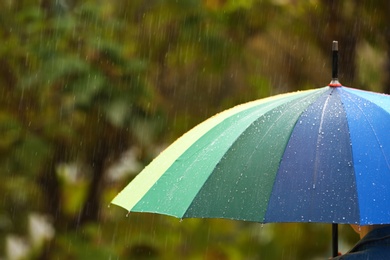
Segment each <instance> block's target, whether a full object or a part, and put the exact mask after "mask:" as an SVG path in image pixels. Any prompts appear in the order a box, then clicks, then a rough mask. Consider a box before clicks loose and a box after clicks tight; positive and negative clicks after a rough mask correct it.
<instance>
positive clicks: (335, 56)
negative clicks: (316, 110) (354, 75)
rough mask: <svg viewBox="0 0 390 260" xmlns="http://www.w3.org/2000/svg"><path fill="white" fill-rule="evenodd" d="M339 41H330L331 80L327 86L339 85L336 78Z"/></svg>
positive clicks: (337, 75)
mask: <svg viewBox="0 0 390 260" xmlns="http://www.w3.org/2000/svg"><path fill="white" fill-rule="evenodd" d="M338 63H339V43H338V42H337V41H333V43H332V81H331V82H330V83H329V85H328V86H329V87H341V84H340V82H339V80H338V77H339V64H338Z"/></svg>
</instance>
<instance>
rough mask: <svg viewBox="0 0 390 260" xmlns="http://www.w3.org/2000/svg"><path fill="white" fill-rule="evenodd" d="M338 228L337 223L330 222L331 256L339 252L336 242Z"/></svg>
mask: <svg viewBox="0 0 390 260" xmlns="http://www.w3.org/2000/svg"><path fill="white" fill-rule="evenodd" d="M338 236H339V229H338V224H335V223H333V224H332V256H333V257H336V256H337V255H338V254H339V245H338V244H339V243H338Z"/></svg>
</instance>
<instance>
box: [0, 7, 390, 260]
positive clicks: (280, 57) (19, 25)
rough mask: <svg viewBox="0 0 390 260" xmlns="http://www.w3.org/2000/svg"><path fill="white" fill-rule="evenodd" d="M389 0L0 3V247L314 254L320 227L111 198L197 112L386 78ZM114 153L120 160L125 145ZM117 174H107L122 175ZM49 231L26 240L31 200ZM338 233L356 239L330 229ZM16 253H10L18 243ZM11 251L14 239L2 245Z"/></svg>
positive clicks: (141, 253) (320, 249) (55, 253)
mask: <svg viewBox="0 0 390 260" xmlns="http://www.w3.org/2000/svg"><path fill="white" fill-rule="evenodd" d="M389 11H390V7H389V4H388V2H387V1H376V2H375V3H374V2H371V1H368V2H365V1H358V0H355V1H353V0H348V1H326V0H312V1H289V0H262V1H257V0H251V1H249V0H248V1H243V0H241V1H237V0H181V1H174V0H150V1H141V0H132V1H99V0H86V1H81V0H61V1H54V0H41V1H32V0H23V1H13V0H7V1H2V2H1V3H0V37H1V44H0V94H1V95H0V133H1V139H0V198H1V201H2V203H1V204H0V208H1V210H0V249H1V250H0V252H2V253H1V255H4V254H6V251H7V247H8V246H9V245H10V244H12V243H11V242H10V241H11V240H10V239H9V238H10V236H11V235H15V234H16V235H17V236H18V237H22V238H25V239H26V240H24V241H27V243H24V244H25V245H27V246H26V247H27V248H29V250H26V254H25V255H26V258H32V259H34V258H36V259H313V258H315V257H326V256H328V255H329V253H330V243H329V242H330V226H329V227H328V226H327V225H320V224H318V225H317V224H267V225H265V226H264V227H263V226H262V225H260V224H255V223H243V222H239V221H229V220H214V219H211V220H204V219H193V220H184V221H183V222H181V221H179V220H177V219H172V218H170V217H166V216H155V215H150V214H130V215H129V216H128V217H127V218H126V217H125V215H126V212H124V211H123V210H122V209H118V208H116V207H110V208H107V205H108V204H109V202H110V200H111V199H112V198H113V197H114V196H115V194H116V193H117V192H119V191H120V189H121V188H123V187H124V185H125V184H126V183H128V182H129V181H130V180H131V179H132V178H133V177H134V174H136V173H137V172H138V171H139V169H138V168H137V167H135V166H134V165H133V166H134V167H132V166H131V165H125V166H124V167H122V169H121V170H120V171H119V170H116V171H112V167H113V166H118V165H121V164H123V160H121V156H123V155H127V156H128V154H127V153H126V151H128V150H129V149H133V151H135V153H132V156H133V158H128V157H125V160H124V161H126V160H127V161H131V160H133V161H135V162H136V163H138V164H141V165H145V164H147V163H148V162H149V161H150V160H151V159H152V158H153V157H154V156H156V154H157V153H158V151H159V150H160V149H161V147H162V146H164V145H166V144H169V143H170V142H172V141H173V140H174V139H175V138H177V137H178V136H179V135H181V134H182V133H184V132H185V131H187V130H188V129H190V128H191V127H192V126H194V125H195V124H197V123H199V122H200V121H202V120H204V119H205V118H207V117H209V116H211V115H213V114H215V113H217V112H219V111H222V110H223V109H225V108H228V107H231V106H233V105H236V104H239V103H242V102H245V101H249V100H253V99H257V98H262V97H266V96H269V95H273V94H277V93H281V92H287V91H293V90H298V89H308V88H315V87H321V86H323V85H326V84H327V83H328V82H329V81H330V50H329V49H330V43H331V41H332V40H339V41H340V49H341V52H340V53H341V60H340V62H341V74H340V75H341V82H343V83H344V84H345V85H351V86H354V87H357V88H363V89H370V90H375V91H379V92H390V75H389V72H390V65H389V64H390V54H389V53H390V29H389V25H388V21H387V14H388V13H389ZM122 159H123V158H122ZM118 176H119V177H118ZM35 212H38V213H39V214H43V215H45V216H47V217H48V219H49V223H52V225H53V228H54V230H55V235H54V236H50V237H47V238H44V243H43V245H42V243H40V244H39V246H37V244H34V243H32V242H31V241H32V240H33V239H32V238H31V237H32V236H33V234H34V231H32V230H31V226H29V225H30V224H29V220H28V219H29V218H28V216H30V215H31V214H33V213H35ZM341 230H342V235H343V237H342V238H343V239H342V245H345V246H344V248H342V249H345V248H348V246H350V245H351V243H353V242H355V241H356V239H357V237H356V236H355V235H353V233H351V232H350V230H348V228H347V227H345V228H344V227H342V228H341ZM14 253H15V252H14ZM10 254H12V252H11V253H10Z"/></svg>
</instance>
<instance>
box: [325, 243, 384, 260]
mask: <svg viewBox="0 0 390 260" xmlns="http://www.w3.org/2000/svg"><path fill="white" fill-rule="evenodd" d="M389 249H390V248H389V247H383V246H373V247H371V248H367V249H365V250H362V251H358V252H349V253H347V254H345V255H341V256H338V257H335V258H332V259H334V260H365V259H377V260H381V259H383V260H385V259H390V250H389Z"/></svg>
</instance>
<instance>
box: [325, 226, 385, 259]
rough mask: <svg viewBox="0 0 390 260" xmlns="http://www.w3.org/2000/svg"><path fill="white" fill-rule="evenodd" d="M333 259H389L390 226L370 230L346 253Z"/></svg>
mask: <svg viewBox="0 0 390 260" xmlns="http://www.w3.org/2000/svg"><path fill="white" fill-rule="evenodd" d="M333 259H338V260H350V259H356V260H363V259H364V260H366V259H375V260H381V259H390V227H389V226H387V227H383V228H377V229H374V230H372V231H370V232H369V233H368V234H367V235H365V236H364V237H363V238H362V239H361V240H360V241H359V242H358V243H357V244H356V245H355V246H354V247H353V248H352V249H351V250H350V251H349V252H348V253H346V254H345V255H342V256H338V257H335V258H333Z"/></svg>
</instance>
